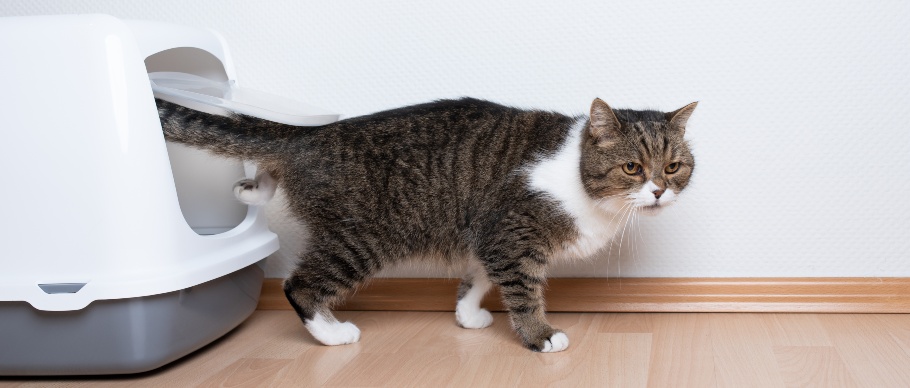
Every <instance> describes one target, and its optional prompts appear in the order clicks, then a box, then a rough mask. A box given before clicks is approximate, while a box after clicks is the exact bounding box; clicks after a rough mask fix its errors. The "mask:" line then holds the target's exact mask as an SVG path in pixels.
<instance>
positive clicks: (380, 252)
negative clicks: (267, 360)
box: [157, 98, 694, 351]
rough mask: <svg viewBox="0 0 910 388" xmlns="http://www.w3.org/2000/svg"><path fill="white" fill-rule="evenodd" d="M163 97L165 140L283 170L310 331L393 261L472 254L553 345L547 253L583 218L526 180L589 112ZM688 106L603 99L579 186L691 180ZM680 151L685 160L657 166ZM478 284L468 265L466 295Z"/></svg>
mask: <svg viewBox="0 0 910 388" xmlns="http://www.w3.org/2000/svg"><path fill="white" fill-rule="evenodd" d="M157 103H158V107H159V114H160V116H161V122H162V127H163V129H164V133H165V137H166V139H167V140H170V141H176V142H180V143H186V144H190V145H193V146H196V147H199V148H204V149H208V150H210V151H212V152H214V153H216V154H220V155H225V156H229V157H236V158H243V159H248V160H253V161H256V162H257V163H258V164H259V166H260V169H262V170H264V171H267V172H268V173H269V174H270V175H271V176H272V177H274V178H275V179H276V180H277V181H278V182H280V185H281V186H282V187H283V189H284V190H285V192H286V197H287V198H288V207H289V211H290V212H291V213H292V214H293V215H294V216H295V217H296V218H297V219H299V220H300V221H301V222H303V223H305V224H306V225H307V226H308V227H309V229H310V230H311V233H312V236H311V237H312V238H311V239H310V241H311V244H310V246H309V247H308V249H307V250H306V251H305V252H303V253H302V254H301V260H300V261H299V263H298V266H297V268H296V269H295V270H294V271H293V272H292V273H291V274H290V275H289V276H288V277H287V279H286V280H285V283H284V289H285V293H286V295H287V297H288V300H289V301H290V302H291V305H292V306H293V307H294V309H295V310H296V311H297V313H298V315H299V316H300V318H301V319H302V320H303V322H304V323H305V324H306V325H307V327H308V328H310V330H311V332H313V333H314V336H315V335H316V333H315V332H314V328H313V327H314V326H312V325H314V320H318V319H325V320H327V321H328V322H329V324H330V325H331V324H333V323H332V322H334V324H337V321H335V320H334V318H333V317H332V314H331V312H330V308H331V306H332V305H333V304H335V303H337V302H338V301H340V300H341V299H342V298H343V297H344V296H345V295H346V294H347V293H349V292H350V291H351V290H353V289H354V288H356V287H357V286H358V285H359V284H361V283H362V282H363V281H364V280H366V279H368V278H369V277H370V276H372V275H373V274H375V273H376V272H377V271H379V270H380V269H382V268H384V267H386V266H388V265H391V264H394V263H398V262H400V261H403V260H409V259H416V258H423V259H424V260H437V261H439V262H441V264H442V265H455V264H459V263H461V262H463V261H465V260H476V261H477V262H479V265H480V266H482V268H483V270H484V272H485V274H486V276H487V277H488V278H489V280H490V281H491V282H493V283H494V284H496V285H498V286H499V289H500V292H501V295H502V299H503V303H504V304H505V306H506V307H507V308H508V310H509V317H510V320H511V321H512V324H513V327H514V328H515V330H516V332H517V333H518V334H519V336H520V337H521V340H522V342H523V343H524V345H525V346H527V347H528V348H530V349H533V350H544V351H549V349H554V346H556V345H555V344H551V340H552V339H553V338H555V337H554V335H555V334H556V333H558V331H557V330H556V329H554V328H552V327H551V326H550V325H549V323H547V320H546V317H545V315H544V301H543V292H542V290H543V286H544V283H545V282H546V267H547V264H548V262H549V261H550V260H551V258H552V257H553V256H554V254H555V253H556V252H558V251H559V250H561V249H562V247H563V246H564V245H565V244H566V243H567V242H568V241H572V240H574V239H575V238H576V237H577V236H578V235H579V230H578V229H577V226H576V223H575V219H574V218H573V216H572V215H570V214H568V213H567V212H566V211H565V210H564V209H563V207H562V205H561V204H560V203H559V202H558V201H557V200H556V199H554V197H553V196H552V195H550V194H549V193H546V192H541V191H539V190H534V189H531V188H530V187H529V183H528V176H527V173H526V168H527V167H528V166H531V165H533V164H534V163H536V162H537V161H539V160H542V159H545V158H547V157H550V156H552V155H554V154H555V153H556V152H558V151H559V150H560V146H561V145H563V143H564V141H565V140H566V139H567V138H568V137H569V131H570V130H571V129H572V128H573V124H575V123H576V122H577V121H578V120H585V119H586V118H584V117H569V116H565V115H562V114H558V113H552V112H542V111H526V110H519V109H515V108H510V107H505V106H501V105H497V104H494V103H490V102H487V101H481V100H476V99H468V98H466V99H461V100H449V101H438V102H434V103H429V104H423V105H416V106H411V107H406V108H400V109H395V110H391V111H387V112H381V113H377V114H373V115H369V116H363V117H356V118H352V119H347V120H343V121H339V122H337V123H333V124H330V125H326V126H322V127H293V126H287V125H283V124H277V123H272V122H267V121H263V120H259V119H255V118H250V117H245V116H233V117H221V116H212V115H208V114H204V113H200V112H197V111H193V110H190V109H187V108H183V107H180V106H178V105H175V104H172V103H169V102H165V101H161V100H157ZM692 107H694V106H692ZM687 108H689V107H687ZM685 109H686V108H683V110H681V111H682V112H683V114H685V117H684V118H682V119H681V120H680V119H678V118H677V117H676V116H680V115H679V114H678V113H679V112H680V111H677V112H671V113H668V114H664V113H661V112H653V111H631V110H615V111H614V110H612V109H610V108H609V106H607V105H606V104H605V103H603V102H602V101H600V100H596V101H595V103H594V105H593V106H592V115H591V120H590V123H588V124H586V125H585V126H584V130H585V136H583V137H582V139H583V141H582V144H581V145H580V147H582V153H581V160H580V161H579V164H577V165H578V166H580V169H581V177H582V178H581V180H582V185H583V190H584V191H585V192H587V194H588V195H589V196H590V197H591V198H592V199H598V198H602V197H606V196H613V195H621V194H628V193H630V192H631V191H634V190H636V189H638V188H640V187H642V184H643V183H644V182H645V181H646V180H647V179H648V178H653V181H654V183H655V184H657V185H658V186H660V187H664V188H666V187H670V188H673V189H675V190H676V192H677V193H678V192H679V191H680V190H682V189H683V188H684V187H685V185H686V184H687V183H688V179H689V174H690V173H691V171H692V168H693V167H694V160H693V159H692V157H691V154H690V153H689V151H688V146H687V145H686V143H685V141H684V140H683V132H684V128H683V127H684V125H685V119H687V118H688V114H690V113H691V108H690V109H688V110H685ZM629 161H636V162H638V163H641V165H642V166H644V171H643V173H642V174H641V176H629V175H627V174H625V173H623V170H622V168H621V166H622V165H623V164H624V163H627V162H629ZM670 161H679V162H680V163H682V166H683V167H682V168H681V171H680V173H677V174H674V175H673V176H664V175H661V173H659V172H662V171H663V170H664V165H665V164H666V163H669V162H670ZM682 170H685V171H684V172H685V173H683V171H682ZM683 175H685V176H684V177H683ZM432 258H438V259H432ZM472 284H473V283H472V279H471V278H470V277H466V278H465V279H464V281H463V283H462V285H461V286H460V287H459V292H458V298H459V300H460V299H462V298H463V297H464V296H465V295H466V294H467V293H468V291H469V290H470V289H471V287H472ZM355 330H356V329H355ZM357 338H359V331H358V332H357V337H356V338H354V339H352V340H346V341H342V342H339V343H346V342H351V341H356V340H357ZM324 342H325V341H324ZM567 345H568V343H567V342H566V343H565V346H567ZM563 348H564V346H563ZM555 350H562V349H561V348H556V349H555Z"/></svg>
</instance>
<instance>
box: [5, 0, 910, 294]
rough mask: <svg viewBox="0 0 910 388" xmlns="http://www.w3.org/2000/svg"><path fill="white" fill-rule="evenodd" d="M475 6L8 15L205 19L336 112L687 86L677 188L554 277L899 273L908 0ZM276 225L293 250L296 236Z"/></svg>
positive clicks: (293, 89) (665, 96) (536, 0)
mask: <svg viewBox="0 0 910 388" xmlns="http://www.w3.org/2000/svg"><path fill="white" fill-rule="evenodd" d="M433 3H435V4H433ZM487 3H488V2H485V1H481V0H470V1H456V2H445V3H443V2H427V1H366V0H362V1H344V2H333V1H320V2H314V1H274V2H260V1H250V0H248V1H193V2H185V1H177V0H159V1H155V2H123V1H114V0H111V1H96V0H83V1H78V2H62V1H48V0H40V1H39V0H24V1H18V0H17V1H10V0H6V1H4V2H3V3H0V15H2V16H12V15H28V14H53V13H87V12H104V13H109V14H112V15H115V16H119V17H124V18H141V19H152V20H165V21H171V22H177V23H182V24H187V25H195V26H205V27H211V28H214V29H216V30H218V31H220V32H222V33H223V35H224V36H225V37H226V39H227V40H228V42H229V43H230V44H231V47H232V49H233V53H234V58H235V64H236V68H237V72H238V78H239V79H240V80H241V82H243V83H244V85H245V86H247V87H255V88H257V89H262V90H266V91H270V92H273V93H277V94H283V95H287V96H289V97H294V98H297V99H300V100H304V101H307V102H310V103H313V104H315V105H321V106H323V107H325V108H329V109H332V110H335V111H338V112H343V113H344V114H345V115H346V116H353V115H360V114H365V113H369V112H373V111H377V110H381V109H385V108H391V107H396V106H401V105H405V104H411V103H417V102H423V101H428V100H432V99H437V98H443V97H455V96H462V95H470V96H475V97H481V98H486V99H490V100H494V101H498V102H503V103H507V104H511V105H516V106H521V107H535V108H543V109H553V110H559V111H563V112H565V113H570V114H576V113H581V112H586V111H587V109H588V105H589V104H590V101H591V100H592V99H593V98H594V97H596V96H599V97H601V98H603V99H605V100H606V101H608V102H609V103H611V104H612V105H613V106H614V107H637V108H645V107H650V108H659V109H675V108H678V107H680V106H682V105H683V104H686V103H688V102H691V101H694V100H698V101H700V104H699V106H698V109H697V110H696V112H695V115H694V116H693V117H692V119H691V120H690V127H689V130H688V132H687V133H688V136H689V137H690V139H691V141H692V143H693V144H694V146H695V153H696V157H697V161H698V167H697V173H696V176H695V178H694V183H693V184H692V186H690V189H689V190H687V192H685V193H684V195H683V197H682V198H681V199H680V201H679V203H678V205H677V206H676V207H675V208H672V209H669V210H668V211H666V212H665V213H664V214H663V215H661V216H660V217H657V218H649V219H642V220H641V222H640V224H639V225H638V226H636V227H635V228H633V229H630V230H629V231H628V232H629V233H627V234H626V236H625V241H624V243H623V246H622V254H618V253H617V249H616V248H617V247H614V249H613V252H612V254H610V255H609V259H608V257H607V256H608V255H606V254H605V255H603V257H601V258H600V259H598V260H594V261H592V262H590V263H583V264H575V265H566V266H561V267H559V268H556V269H555V273H556V274H558V275H564V276H566V275H572V276H592V275H596V276H617V275H620V274H621V275H622V276H699V277H707V276H745V277H752V276H910V260H908V258H910V243H908V241H910V238H908V237H910V201H908V200H907V199H906V197H907V194H908V189H910V173H908V169H910V150H908V146H910V66H908V64H910V23H908V20H910V3H908V2H902V1H878V2H863V1H800V2H792V1H784V0H773V1H764V2H752V3H750V4H743V3H741V2H733V3H730V2H721V1H717V2H698V4H697V5H692V4H684V3H682V2H671V1H639V2H604V1H594V0H592V1H572V2H555V1H541V0H527V1H515V2H497V3H496V4H495V5H493V4H487ZM613 3H616V4H613ZM4 60H8V59H4ZM274 210H275V209H271V211H270V213H271V214H272V215H273V216H274V215H275V214H276V212H275V211H274ZM292 224H293V223H292V222H289V220H287V219H281V218H280V215H279V216H277V217H275V219H274V224H273V225H274V226H275V228H276V229H279V230H281V231H288V230H294V229H295V226H294V225H292ZM283 238H284V241H283V244H284V246H285V251H283V253H282V254H283V255H288V256H292V255H290V254H289V252H291V253H292V252H293V251H294V250H295V249H297V248H298V247H299V246H300V244H301V241H300V240H299V239H296V238H294V235H288V236H283ZM282 260H284V261H282ZM289 260H290V259H281V258H279V259H278V260H273V261H272V262H271V263H270V270H269V275H271V276H282V272H283V271H284V268H287V266H289V265H290V261H289ZM426 273H427V272H423V271H416V270H409V269H400V270H399V271H398V272H394V273H393V274H397V275H420V274H426Z"/></svg>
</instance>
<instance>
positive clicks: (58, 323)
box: [0, 264, 263, 376]
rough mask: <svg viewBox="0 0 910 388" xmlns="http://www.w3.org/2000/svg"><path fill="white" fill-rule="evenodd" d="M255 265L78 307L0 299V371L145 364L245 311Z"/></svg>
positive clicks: (226, 326)
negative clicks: (200, 280) (58, 308)
mask: <svg viewBox="0 0 910 388" xmlns="http://www.w3.org/2000/svg"><path fill="white" fill-rule="evenodd" d="M262 277H263V273H262V270H261V269H260V268H259V266H258V265H255V264H253V265H251V266H248V267H246V268H244V269H241V270H239V271H236V272H233V273H231V274H228V275H225V276H222V277H220V278H218V279H214V280H211V281H208V282H206V283H202V284H199V285H197V286H193V287H190V288H187V289H184V290H179V291H173V292H169V293H166V294H160V295H152V296H146V297H140V298H129V299H118V300H99V301H95V302H92V304H90V305H88V306H87V307H86V308H84V309H82V310H78V311H41V310H36V309H34V308H33V307H32V306H31V305H29V304H27V303H25V302H2V303H0V375H3V376H37V375H45V376H46V375H98V374H125V373H138V372H145V371H149V370H152V369H155V368H158V367H160V366H163V365H165V364H167V363H169V362H171V361H174V360H176V359H178V358H180V357H183V356H185V355H187V354H189V353H191V352H192V351H194V350H196V349H199V348H201V347H203V346H205V345H206V344H208V343H210V342H212V341H214V340H215V339H217V338H219V337H221V336H222V335H224V334H226V333H227V332H229V331H230V330H231V329H233V328H234V327H236V326H237V325H239V324H240V323H241V322H243V320H244V319H246V318H247V317H249V316H250V314H252V313H253V310H255V309H256V304H257V303H258V301H259V293H260V291H261V289H262Z"/></svg>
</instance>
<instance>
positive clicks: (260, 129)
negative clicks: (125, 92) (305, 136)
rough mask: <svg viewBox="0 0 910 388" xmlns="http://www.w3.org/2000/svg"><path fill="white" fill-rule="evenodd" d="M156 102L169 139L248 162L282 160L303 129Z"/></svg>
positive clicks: (236, 115)
mask: <svg viewBox="0 0 910 388" xmlns="http://www.w3.org/2000/svg"><path fill="white" fill-rule="evenodd" d="M155 103H156V104H158V116H159V118H160V119H161V128H162V129H163V130H164V138H165V139H167V140H168V141H173V142H177V143H182V144H186V145H189V146H193V147H196V148H200V149H204V150H208V151H211V152H214V153H215V154H218V155H222V156H228V157H234V158H240V159H246V160H268V159H273V158H277V157H280V155H282V154H283V153H284V152H285V151H286V147H287V146H288V145H289V144H288V143H289V141H290V140H292V139H293V138H294V137H295V136H298V135H299V134H300V132H299V130H300V129H301V128H302V127H295V126H291V125H286V124H280V123H275V122H271V121H268V120H263V119H259V118H255V117H250V116H244V115H239V114H234V115H231V116H219V115H213V114H209V113H204V112H200V111H197V110H193V109H190V108H186V107H184V106H180V105H177V104H174V103H172V102H168V101H164V100H161V99H157V98H156V99H155Z"/></svg>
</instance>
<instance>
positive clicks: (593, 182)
mask: <svg viewBox="0 0 910 388" xmlns="http://www.w3.org/2000/svg"><path fill="white" fill-rule="evenodd" d="M696 104H697V103H695V102H693V103H691V104H689V105H686V106H684V107H682V108H680V109H678V110H676V111H673V112H669V113H664V112H658V111H652V110H643V111H638V110H628V109H617V110H613V109H612V108H610V106H609V105H607V103H605V102H603V101H602V100H601V99H599V98H598V99H595V100H594V103H593V104H591V117H590V120H589V121H588V124H587V126H586V127H585V130H584V133H583V135H582V139H583V140H582V151H581V177H582V183H583V184H584V187H585V191H587V193H588V195H589V196H590V197H591V198H594V199H595V200H596V201H597V202H598V204H600V205H601V206H602V207H604V208H605V209H607V210H610V211H614V212H616V211H623V210H624V209H635V210H638V211H640V212H642V213H645V214H655V213H657V212H658V211H660V210H661V209H663V208H664V207H665V206H667V205H670V204H672V203H673V202H674V201H675V200H676V197H677V196H678V195H679V193H680V192H681V191H683V189H685V188H686V186H687V185H688V184H689V178H690V177H691V176H692V172H693V170H694V169H695V158H693V156H692V152H691V151H690V150H689V144H688V143H687V142H686V140H685V139H684V138H683V135H685V132H686V121H688V119H689V116H690V115H692V111H693V110H694V109H695V105H696Z"/></svg>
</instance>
